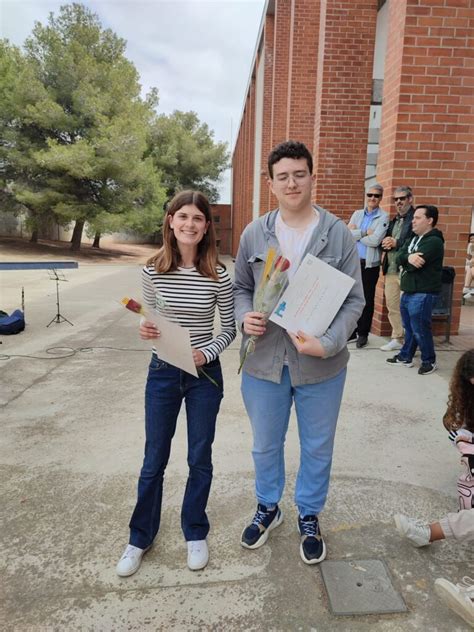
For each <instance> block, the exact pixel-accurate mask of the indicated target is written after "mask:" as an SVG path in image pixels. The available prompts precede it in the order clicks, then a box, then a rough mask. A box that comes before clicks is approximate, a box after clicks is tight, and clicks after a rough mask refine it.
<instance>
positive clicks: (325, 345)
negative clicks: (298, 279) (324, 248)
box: [292, 230, 365, 358]
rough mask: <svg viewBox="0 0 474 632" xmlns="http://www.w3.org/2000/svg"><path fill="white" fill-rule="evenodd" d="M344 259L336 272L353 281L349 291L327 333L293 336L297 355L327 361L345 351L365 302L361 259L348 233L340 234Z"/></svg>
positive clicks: (302, 333) (303, 333)
mask: <svg viewBox="0 0 474 632" xmlns="http://www.w3.org/2000/svg"><path fill="white" fill-rule="evenodd" d="M342 248H343V259H342V262H341V266H340V268H339V270H340V271H341V272H344V274H347V275H348V276H350V277H352V278H353V279H355V283H354V285H353V286H352V288H351V291H350V292H349V294H348V295H347V297H346V299H345V301H344V303H343V304H342V305H341V308H340V309H339V311H338V313H337V314H336V316H335V317H334V320H333V321H332V323H331V325H330V326H329V328H328V329H327V331H326V332H325V333H324V334H323V335H322V336H321V337H320V338H316V337H315V336H310V335H308V334H306V333H305V332H300V334H301V335H300V339H299V340H298V339H296V337H292V340H293V343H294V344H295V346H296V348H297V349H298V351H299V352H300V353H305V354H307V355H313V356H316V357H321V358H328V357H330V356H333V355H336V354H337V353H339V351H341V350H342V349H344V347H345V346H346V344H347V340H348V338H349V336H350V335H351V333H352V332H353V331H354V329H355V327H356V325H357V321H358V319H359V317H360V315H361V314H362V310H363V309H364V305H365V299H364V290H363V287H362V280H361V273H360V260H359V255H358V254H357V247H356V245H355V243H354V242H353V241H352V239H351V236H350V235H349V233H348V232H347V231H346V230H344V234H343V246H342Z"/></svg>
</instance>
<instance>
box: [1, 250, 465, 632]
mask: <svg viewBox="0 0 474 632" xmlns="http://www.w3.org/2000/svg"><path fill="white" fill-rule="evenodd" d="M5 252H6V250H4V251H3V253H2V259H3V260H6V259H10V258H12V253H11V252H8V255H10V256H6V254H5ZM21 256H22V255H21V253H20V254H18V256H16V257H15V258H17V259H18V258H21ZM28 256H30V258H35V257H37V253H33V254H30V255H28ZM51 256H52V255H51V253H48V254H47V257H45V258H50V257H51ZM61 257H62V258H63V257H64V253H62V254H61ZM114 260H115V265H99V264H97V263H94V264H93V265H90V264H87V263H85V264H84V265H83V263H84V261H83V260H81V263H80V267H79V269H78V270H71V271H69V270H68V271H66V277H67V282H63V283H62V284H61V311H62V313H63V314H64V315H65V316H66V317H67V318H68V319H70V320H71V321H72V322H73V323H74V326H73V327H71V326H70V325H68V324H67V323H62V324H60V325H56V324H54V325H52V326H51V327H50V328H48V329H47V328H46V324H47V323H48V322H49V321H50V320H51V318H52V317H53V316H54V314H55V313H56V306H55V287H54V283H53V282H52V281H50V280H49V279H48V275H47V272H45V271H33V272H27V273H24V272H2V273H0V274H1V277H0V278H1V290H2V300H1V303H2V304H1V305H0V307H1V308H3V309H7V310H12V309H14V308H15V307H18V306H19V296H20V287H21V286H22V285H23V286H24V287H25V293H26V316H27V322H28V326H27V329H26V330H25V332H24V333H22V334H21V335H18V336H12V337H3V338H2V342H3V344H2V345H1V346H0V353H3V354H5V355H6V356H9V358H5V359H3V361H1V363H0V367H1V374H0V385H1V395H0V406H1V407H2V415H1V420H2V421H1V425H2V432H1V435H0V436H1V443H0V463H1V480H2V515H3V520H2V526H3V528H2V544H3V554H2V556H1V558H0V568H1V576H2V589H1V592H0V594H1V596H2V599H1V605H0V629H1V630H15V631H16V632H20V631H21V632H23V631H25V632H26V631H27V630H28V631H34V632H46V631H47V632H50V631H52V630H61V631H62V630H68V631H69V630H71V631H75V630H91V631H96V630H101V631H102V630H103V631H109V630H110V631H112V630H113V631H125V630H144V629H145V630H146V629H149V630H166V631H168V630H169V631H175V630H176V631H182V630H193V631H194V630H216V631H221V630H278V631H280V630H282V631H283V630H305V631H306V630H308V631H309V630H313V631H318V632H330V631H331V632H332V631H333V630H335V631H342V630H344V631H350V632H352V631H355V632H359V631H361V632H362V631H364V632H365V631H366V630H367V628H368V627H369V626H370V628H371V629H373V630H384V631H385V630H386V631H400V632H402V631H403V632H406V631H410V630H423V631H424V630H434V631H436V630H439V631H445V630H446V631H447V630H449V631H455V630H465V629H467V628H466V626H465V624H464V623H463V622H462V620H461V619H459V618H458V617H456V616H455V615H454V614H452V613H451V612H450V611H448V610H447V609H446V608H445V607H444V606H443V604H441V603H440V602H438V601H437V600H436V598H435V596H434V594H433V590H432V587H433V582H434V580H435V578H436V577H439V576H444V577H447V578H449V579H451V580H458V579H460V578H461V577H462V576H463V575H466V574H471V575H472V573H474V558H473V553H472V551H471V550H470V549H469V547H467V546H465V545H464V546H463V545H458V546H456V545H455V544H452V543H450V542H443V543H439V544H437V545H434V546H432V547H429V548H426V549H423V550H418V549H413V548H411V547H410V546H409V545H407V544H405V543H403V542H401V541H400V539H399V537H398V535H397V533H396V531H395V529H394V527H393V524H392V519H391V516H392V514H393V513H395V512H397V511H404V512H406V513H409V514H414V515H418V516H420V517H421V518H424V519H435V518H437V517H440V516H441V515H443V514H444V513H446V512H447V511H449V510H455V509H456V493H455V481H456V477H457V473H458V464H457V461H458V459H457V455H456V452H455V451H454V450H453V449H452V448H451V447H450V445H449V442H448V440H447V435H446V432H445V431H444V430H443V427H442V424H441V417H442V413H443V411H444V408H445V403H446V397H447V388H448V384H447V382H448V379H449V375H450V372H451V369H452V366H453V365H454V363H455V361H456V359H457V357H459V354H460V349H462V348H466V347H467V345H468V344H470V345H471V346H474V340H473V339H472V338H471V339H467V338H465V337H460V338H458V339H453V342H454V344H453V345H450V346H448V345H439V353H438V355H439V363H440V371H439V372H437V373H435V374H433V375H430V376H425V377H421V376H418V375H417V373H416V370H415V369H402V368H398V367H390V366H388V365H386V364H385V362H384V361H385V358H386V357H387V356H386V354H384V353H382V352H380V351H379V350H378V346H379V345H380V344H381V343H382V340H381V339H378V338H377V337H371V339H370V346H369V348H367V349H363V350H353V351H352V352H351V361H350V364H349V372H348V381H347V387H346V392H345V397H344V402H343V407H342V412H341V417H340V423H339V426H338V434H337V441H336V448H335V459H334V467H333V474H332V485H331V490H330V496H329V499H328V504H327V507H326V510H325V511H324V513H323V514H322V519H321V522H322V527H323V532H324V534H325V536H326V540H327V544H328V549H329V558H330V559H354V560H360V559H369V558H371V559H372V558H375V559H382V560H384V561H385V562H386V564H387V565H388V568H389V570H390V573H391V577H392V580H393V583H394V585H395V587H396V589H397V590H399V591H400V593H401V594H402V595H403V598H404V600H405V602H406V604H407V606H408V612H407V613H405V614H397V615H383V616H363V617H335V616H333V615H332V614H331V613H330V611H329V607H328V599H327V596H326V593H325V590H324V586H323V583H322V580H321V575H320V571H319V569H318V568H317V567H308V566H306V565H304V564H303V563H302V561H301V560H300V558H299V555H298V544H299V543H298V536H297V533H296V525H295V520H296V514H295V510H294V507H293V502H292V490H293V485H294V478H295V472H296V467H297V462H298V443H297V437H296V430H295V425H294V419H293V422H292V425H291V428H290V431H289V436H288V440H287V448H286V453H287V471H288V484H287V488H286V492H285V496H284V499H283V502H282V507H283V511H284V513H285V521H284V522H283V524H282V526H281V527H280V528H279V529H278V530H277V531H276V532H274V533H273V534H272V536H271V538H270V540H269V542H268V543H267V545H266V546H264V547H262V549H260V550H258V551H248V550H244V549H242V548H241V547H240V545H239V535H240V532H241V529H242V527H243V526H244V524H245V522H246V520H247V519H248V517H250V516H251V514H252V512H253V509H254V499H253V473H252V462H251V456H250V446H251V436H250V431H249V426H248V422H247V418H246V415H245V412H244V409H243V405H242V402H241V398H240V393H239V379H238V377H237V375H236V373H237V366H238V359H237V358H238V341H236V342H235V343H234V344H233V345H232V346H231V348H230V349H229V350H228V351H226V352H225V353H224V354H223V357H222V360H223V367H224V375H225V380H226V387H225V388H226V396H225V398H224V401H223V406H222V412H221V414H220V416H219V420H218V432H217V438H216V442H215V450H214V465H215V479H214V484H213V489H212V493H211V499H210V502H209V516H210V520H211V523H212V530H211V533H210V536H209V546H210V552H211V561H210V564H209V566H208V567H207V568H206V569H205V570H204V571H202V572H197V573H193V572H191V571H189V570H187V568H186V549H185V544H184V541H183V538H182V535H181V532H180V528H179V510H180V503H181V499H182V494H183V490H184V484H185V478H186V466H185V462H186V460H185V454H186V440H185V432H184V423H180V424H179V427H178V431H177V435H176V437H175V441H174V444H173V453H172V457H171V462H170V464H169V467H168V470H167V476H166V482H165V498H164V510H163V522H162V528H161V531H160V534H159V536H158V538H157V540H156V542H155V546H154V547H153V549H152V550H151V551H150V552H149V553H148V554H147V557H146V559H145V561H144V563H143V566H142V568H141V569H140V571H139V572H138V573H137V574H136V575H135V576H133V577H131V578H128V579H120V578H119V577H117V576H116V575H115V570H114V569H115V564H116V562H117V559H118V557H119V556H120V554H121V552H122V549H123V547H124V545H125V544H126V541H127V535H128V529H127V522H128V519H129V516H130V512H131V510H132V508H133V504H134V499H135V488H136V478H137V474H138V471H139V468H140V464H141V459H142V452H143V414H142V409H143V387H144V380H145V375H146V366H147V360H148V353H149V351H148V346H147V344H146V343H144V342H142V341H140V340H139V339H138V336H137V320H136V318H135V316H134V315H133V314H131V313H129V312H127V311H126V310H125V309H124V308H123V307H122V306H121V305H120V303H119V301H120V299H121V298H122V296H124V295H129V296H134V297H137V298H139V297H140V281H139V278H140V269H139V266H138V264H137V263H134V264H133V265H130V264H129V265H123V259H120V258H118V259H117V258H115V259H114ZM473 314H474V305H473V304H470V305H466V306H465V308H464V309H463V322H464V323H465V325H466V323H467V325H466V327H465V328H464V329H463V331H465V332H467V334H469V326H470V323H471V322H472V315H473ZM58 347H60V349H58ZM53 348H56V350H54V349H53ZM68 349H72V350H74V351H73V352H69V351H68ZM54 353H56V354H58V353H60V354H62V356H63V357H59V356H57V355H56V356H55V355H54ZM19 356H21V357H19ZM25 356H30V357H25ZM38 358H42V359H38ZM180 421H181V422H183V421H184V419H183V418H180Z"/></svg>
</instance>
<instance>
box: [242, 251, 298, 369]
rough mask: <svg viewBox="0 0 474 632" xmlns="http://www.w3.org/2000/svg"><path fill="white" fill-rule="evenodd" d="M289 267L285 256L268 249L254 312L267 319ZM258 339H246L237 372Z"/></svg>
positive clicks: (256, 294)
mask: <svg viewBox="0 0 474 632" xmlns="http://www.w3.org/2000/svg"><path fill="white" fill-rule="evenodd" d="M289 267H290V262H289V261H288V259H285V257H282V256H281V255H278V256H277V252H276V250H275V249H274V248H269V249H268V252H267V260H266V263H265V268H264V270H263V274H262V278H261V280H260V284H259V286H258V288H257V291H256V293H255V298H254V310H255V311H256V312H261V313H262V314H263V315H264V317H265V319H268V318H269V316H270V314H271V313H272V312H273V310H274V309H275V306H276V304H277V303H278V301H279V299H280V296H281V295H282V293H283V290H284V289H285V287H286V283H287V274H286V271H287V270H288V268H289ZM258 339H259V336H250V338H249V339H248V340H247V344H246V345H245V349H244V354H243V357H242V362H241V363H240V366H239V370H238V372H237V373H240V372H241V370H242V367H243V366H244V364H245V360H246V359H247V356H248V355H249V353H253V352H254V351H255V344H256V342H257V340H258Z"/></svg>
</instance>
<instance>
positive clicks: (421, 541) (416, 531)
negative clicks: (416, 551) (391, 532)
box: [394, 514, 431, 548]
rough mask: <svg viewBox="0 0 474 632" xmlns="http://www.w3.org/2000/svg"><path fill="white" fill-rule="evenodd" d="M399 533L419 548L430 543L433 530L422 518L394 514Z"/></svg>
mask: <svg viewBox="0 0 474 632" xmlns="http://www.w3.org/2000/svg"><path fill="white" fill-rule="evenodd" d="M394 520H395V525H396V527H397V530H398V533H399V534H400V535H401V536H402V537H403V538H406V539H407V540H408V541H409V542H410V544H412V545H413V546H416V547H417V548H419V547H421V546H426V545H427V544H429V543H430V538H431V530H430V527H429V525H427V524H426V523H425V522H422V521H421V520H415V519H414V518H409V517H408V516H404V515H402V514H397V515H396V516H394Z"/></svg>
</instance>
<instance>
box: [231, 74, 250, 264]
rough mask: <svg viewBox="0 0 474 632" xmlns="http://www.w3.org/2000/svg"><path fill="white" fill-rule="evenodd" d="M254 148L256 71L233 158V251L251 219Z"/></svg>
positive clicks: (233, 252) (234, 251)
mask: <svg viewBox="0 0 474 632" xmlns="http://www.w3.org/2000/svg"><path fill="white" fill-rule="evenodd" d="M254 148H255V73H253V75H252V77H251V81H250V84H249V89H248V93H247V98H246V101H245V107H244V111H243V115H242V121H241V124H240V129H239V132H238V136H237V140H236V144H235V149H234V155H233V160H232V167H233V169H232V191H233V194H232V197H233V200H232V212H231V216H232V254H233V255H235V254H236V252H237V249H238V247H239V239H240V235H241V233H242V231H243V229H244V228H245V226H246V225H247V224H248V222H249V221H250V219H251V214H252V196H253V173H254V171H253V163H254Z"/></svg>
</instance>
